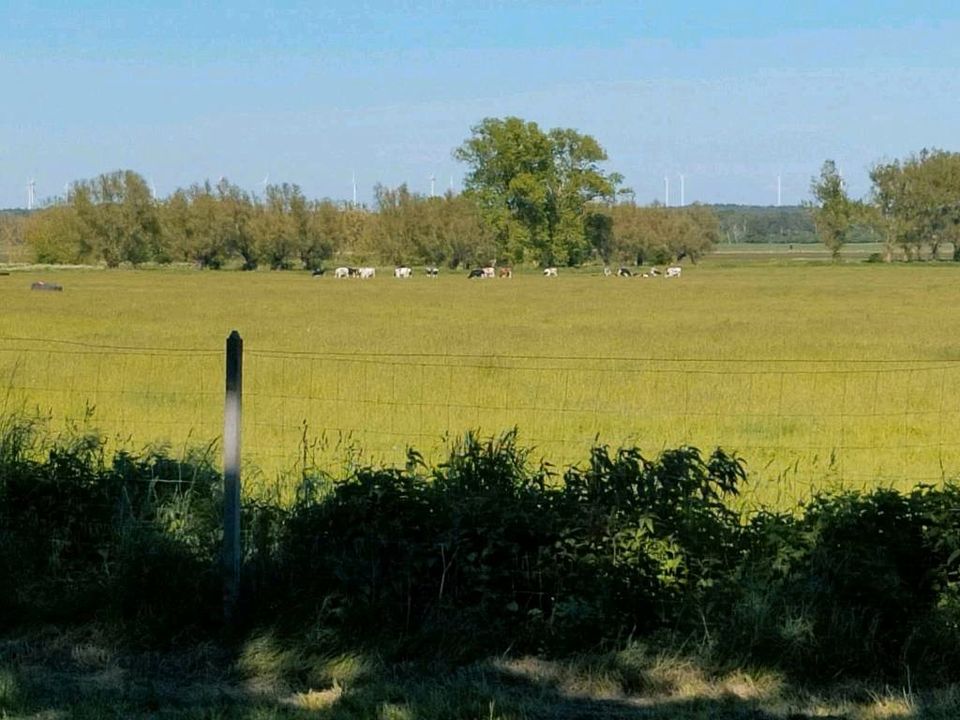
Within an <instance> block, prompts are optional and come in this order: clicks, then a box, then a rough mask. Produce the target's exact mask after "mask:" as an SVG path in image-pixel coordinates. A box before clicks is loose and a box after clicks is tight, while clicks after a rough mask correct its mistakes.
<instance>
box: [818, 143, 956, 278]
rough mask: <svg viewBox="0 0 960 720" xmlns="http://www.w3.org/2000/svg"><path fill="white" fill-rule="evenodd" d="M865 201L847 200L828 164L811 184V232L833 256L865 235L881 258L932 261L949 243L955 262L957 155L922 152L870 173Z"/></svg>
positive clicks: (832, 166) (838, 177) (842, 185)
mask: <svg viewBox="0 0 960 720" xmlns="http://www.w3.org/2000/svg"><path fill="white" fill-rule="evenodd" d="M870 181H871V189H870V193H869V195H868V196H867V198H865V199H862V200H858V199H853V198H851V197H850V196H849V194H848V193H847V188H846V185H845V183H844V181H843V178H842V177H841V175H840V172H839V170H838V169H837V166H836V164H835V163H834V162H833V161H832V160H827V161H826V162H824V164H823V167H822V168H821V170H820V175H819V177H816V178H814V179H813V181H812V183H811V193H812V195H813V197H814V221H815V223H816V228H817V233H818V234H819V236H820V238H821V240H822V241H823V242H824V244H825V245H826V246H827V247H828V248H830V250H831V251H832V253H833V256H834V258H836V257H838V256H839V254H840V251H841V250H842V249H843V246H844V245H845V244H846V243H847V242H850V241H851V239H853V238H855V237H856V236H857V235H858V234H859V235H861V236H862V235H863V234H865V233H868V234H871V235H873V237H874V238H875V239H876V240H878V241H880V242H882V243H883V254H882V255H883V259H884V260H886V261H887V262H889V261H890V260H892V259H893V257H894V256H895V255H897V254H899V255H901V256H902V257H904V258H905V259H906V260H918V259H921V258H922V257H924V255H927V256H928V257H930V258H934V259H935V258H937V257H938V256H939V252H940V249H941V248H942V247H943V246H944V245H949V246H951V247H952V250H953V259H954V260H955V261H960V153H952V152H946V151H943V150H922V151H921V152H919V153H917V154H915V155H910V156H909V157H907V158H906V159H904V160H894V161H892V162H886V163H878V164H876V165H874V167H873V168H872V169H871V170H870Z"/></svg>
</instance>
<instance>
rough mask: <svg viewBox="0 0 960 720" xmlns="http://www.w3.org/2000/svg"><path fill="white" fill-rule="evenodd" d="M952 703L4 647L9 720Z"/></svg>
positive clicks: (366, 661) (596, 677)
mask: <svg viewBox="0 0 960 720" xmlns="http://www.w3.org/2000/svg"><path fill="white" fill-rule="evenodd" d="M951 693H952V694H951ZM951 693H946V694H943V695H941V696H940V697H938V698H933V699H932V700H929V701H924V700H923V699H922V698H915V697H910V698H909V699H908V698H906V697H905V696H902V695H900V696H898V695H897V694H896V693H893V694H891V693H890V691H887V694H886V695H883V694H882V693H872V692H871V691H870V690H868V689H864V688H856V689H851V688H849V687H847V688H837V689H834V691H833V694H829V693H827V694H820V695H810V694H805V693H803V692H801V691H799V690H797V689H795V688H791V687H789V686H787V685H785V684H784V683H783V681H782V680H781V679H780V678H779V677H778V676H774V675H770V674H763V673H761V672H753V673H746V672H737V673H728V674H726V675H723V676H717V675H711V674H710V673H709V672H707V671H705V670H704V669H703V668H701V667H700V666H698V665H697V663H696V662H694V661H690V660H683V659H678V658H673V659H665V658H662V657H656V656H651V655H646V654H644V653H642V652H639V651H638V652H629V651H625V652H621V653H610V654H605V655H597V656H579V657H577V658H575V659H572V660H566V661H549V660H543V659H538V658H516V659H497V660H488V661H485V662H478V663H473V664H471V665H467V666H463V667H455V666H451V665H449V664H445V663H436V664H431V663H424V662H417V663H399V664H390V663H386V662H384V661H383V660H382V659H380V658H378V657H377V656H376V655H365V654H360V653H347V654H341V655H329V656H325V657H324V656H318V655H309V654H306V653H304V652H303V651H298V650H296V649H295V648H292V647H290V646H289V645H282V644H279V643H274V642H273V641H272V640H271V639H270V638H262V637H261V638H255V639H253V640H251V641H250V642H248V643H246V644H245V645H244V646H242V647H241V648H240V649H239V652H238V653H237V654H234V653H231V652H229V651H225V650H224V649H223V648H221V647H219V646H215V645H202V646H198V647H194V648H192V649H191V650H189V651H184V652H181V653H174V652H168V653H144V654H140V655H131V654H126V653H124V652H123V651H120V650H118V649H117V648H116V647H114V646H110V645H109V643H102V642H100V638H97V637H95V636H94V637H90V636H87V637H83V636H76V635H74V636H70V635H67V634H64V635H58V634H56V633H53V632H51V633H47V634H45V635H42V636H40V637H37V636H33V637H27V638H22V639H17V640H7V641H0V717H3V718H44V719H48V720H54V719H59V718H64V719H65V718H101V717H102V718H113V717H116V718H173V719H181V718H182V719H187V718H198V719H199V718H204V719H213V718H239V719H241V720H248V719H249V720H255V719H257V720H270V719H274V718H275V719H278V720H279V719H285V718H331V719H340V718H342V719H354V718H356V719H359V718H383V719H385V720H440V719H446V718H451V719H452V718H484V719H486V720H501V719H502V720H506V719H507V718H525V719H528V720H529V719H540V718H543V719H544V720H546V719H547V718H560V719H561V720H564V719H568V720H573V719H575V718H613V719H614V720H617V719H622V720H634V719H636V720H640V719H648V718H665V719H667V720H687V719H688V718H689V719H691V720H692V719H693V718H716V719H717V720H748V719H749V720H784V719H789V720H805V719H807V718H810V719H811V720H812V718H820V719H822V718H850V720H855V719H859V718H891V719H892V718H902V719H904V720H906V719H908V718H948V717H955V716H956V714H955V713H956V710H957V702H956V699H955V696H956V695H957V693H956V692H953V691H951Z"/></svg>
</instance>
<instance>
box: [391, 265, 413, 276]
mask: <svg viewBox="0 0 960 720" xmlns="http://www.w3.org/2000/svg"><path fill="white" fill-rule="evenodd" d="M393 276H394V277H398V278H408V277H413V269H412V268H408V267H398V268H394V269H393Z"/></svg>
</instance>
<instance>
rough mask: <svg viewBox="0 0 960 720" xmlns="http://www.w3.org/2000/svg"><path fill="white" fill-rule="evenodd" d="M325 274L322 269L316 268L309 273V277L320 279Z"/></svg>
mask: <svg viewBox="0 0 960 720" xmlns="http://www.w3.org/2000/svg"><path fill="white" fill-rule="evenodd" d="M325 272H326V270H324V269H323V268H317V269H316V270H314V271H313V272H312V273H310V275H311V276H312V277H321V276H322V275H323V274H324V273H325Z"/></svg>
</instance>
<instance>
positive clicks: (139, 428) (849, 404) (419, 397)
mask: <svg viewBox="0 0 960 720" xmlns="http://www.w3.org/2000/svg"><path fill="white" fill-rule="evenodd" d="M223 374H224V359H223V350H222V349H216V348H179V349H178V348H162V347H129V346H120V345H99V344H95V343H89V342H74V341H69V342H68V341H49V340H39V339H31V338H25V337H0V382H2V385H0V393H2V396H0V397H2V403H3V405H2V410H3V412H4V413H6V414H9V413H11V412H14V411H22V410H29V411H39V412H40V413H41V414H45V415H47V416H49V417H50V419H51V423H53V424H54V425H57V424H63V425H65V426H66V425H69V424H70V423H77V422H79V421H81V420H83V419H84V418H86V417H88V416H92V420H90V421H89V422H90V423H92V425H93V426H95V427H97V428H99V429H100V430H101V431H102V432H103V434H104V435H106V436H108V437H112V438H116V439H117V440H118V441H122V442H124V443H126V444H127V445H131V444H132V445H134V446H136V445H140V446H145V445H147V444H150V443H156V442H166V443H168V444H169V445H170V446H171V447H172V448H174V449H177V448H180V447H186V446H188V445H192V444H205V443H208V442H210V441H212V440H216V439H217V438H219V437H220V435H221V433H222V422H223V420H222V418H223V415H222V413H223V393H224V387H223V386H224V379H223ZM958 421H960V362H946V361H926V360H922V359H901V360H897V359H878V360H870V359H860V360H850V361H826V360H816V359H811V360H806V359H802V358H793V359H775V360H764V359H759V358H755V359H749V358H740V359H730V358H722V359H710V358H658V357H632V358H631V357H599V356H594V357H591V356H574V355H569V356H531V355H499V356H484V355H471V354H457V353H450V354H415V353H405V354H394V353H344V352H329V353H323V352H303V351H287V350H278V349H264V348H254V347H251V346H250V345H249V344H248V345H247V347H246V352H245V357H244V398H243V455H244V458H245V462H246V463H247V464H248V465H249V466H250V467H251V468H259V470H260V471H262V474H263V475H264V476H266V477H274V476H276V475H277V474H278V473H279V474H282V473H290V472H292V471H296V470H297V469H302V468H303V467H304V466H308V467H309V466H318V467H329V466H331V465H335V464H336V463H338V462H342V461H343V460H344V459H345V458H353V459H360V460H365V461H370V462H386V463H398V462H402V461H403V458H404V456H405V452H406V450H407V448H408V447H414V448H416V449H418V450H419V451H421V452H422V453H423V454H424V455H425V456H427V457H428V458H430V459H434V460H436V459H440V458H442V456H443V453H444V450H445V448H446V446H447V443H448V441H449V439H450V438H453V437H456V436H459V435H462V434H463V433H464V432H465V431H467V430H476V431H479V432H480V434H481V435H493V434H497V433H499V432H501V431H503V430H505V429H509V428H512V427H514V426H516V427H517V428H519V438H520V441H521V443H522V444H523V445H525V446H527V447H530V448H532V449H533V451H532V457H533V458H534V459H540V458H543V459H544V460H547V461H549V462H550V463H552V464H554V465H555V466H558V467H562V466H563V465H566V464H569V463H575V462H583V461H584V460H585V459H586V458H587V457H588V451H589V448H590V447H591V446H592V445H593V444H595V443H597V442H599V443H603V444H608V445H611V446H613V447H616V446H627V445H629V446H637V447H640V448H641V449H642V450H643V451H645V452H646V453H647V454H649V455H651V456H653V455H656V454H657V453H658V452H659V451H660V450H663V449H666V448H670V447H676V446H679V445H682V444H690V445H695V446H697V447H699V448H701V449H702V450H705V451H708V450H710V449H712V448H714V447H722V448H724V449H725V450H728V451H735V452H737V453H738V454H739V455H741V456H742V457H743V458H745V459H746V461H747V463H748V469H749V471H750V473H751V475H752V476H753V478H754V485H755V487H756V492H759V493H760V494H761V496H762V499H764V500H770V501H777V500H779V499H782V498H785V497H798V496H803V495H806V494H808V493H809V491H810V490H811V489H813V488H815V487H819V486H821V485H823V484H824V483H831V484H834V485H835V484H844V485H849V486H856V487H860V486H865V485H874V484H878V483H879V484H899V485H901V486H902V485H904V484H907V485H912V484H915V483H917V482H928V483H936V482H939V481H941V480H943V479H944V478H945V477H952V476H954V475H956V474H957V473H958V472H960V439H958V438H957V437H956V436H955V434H954V433H953V429H954V428H955V427H957V426H958Z"/></svg>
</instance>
